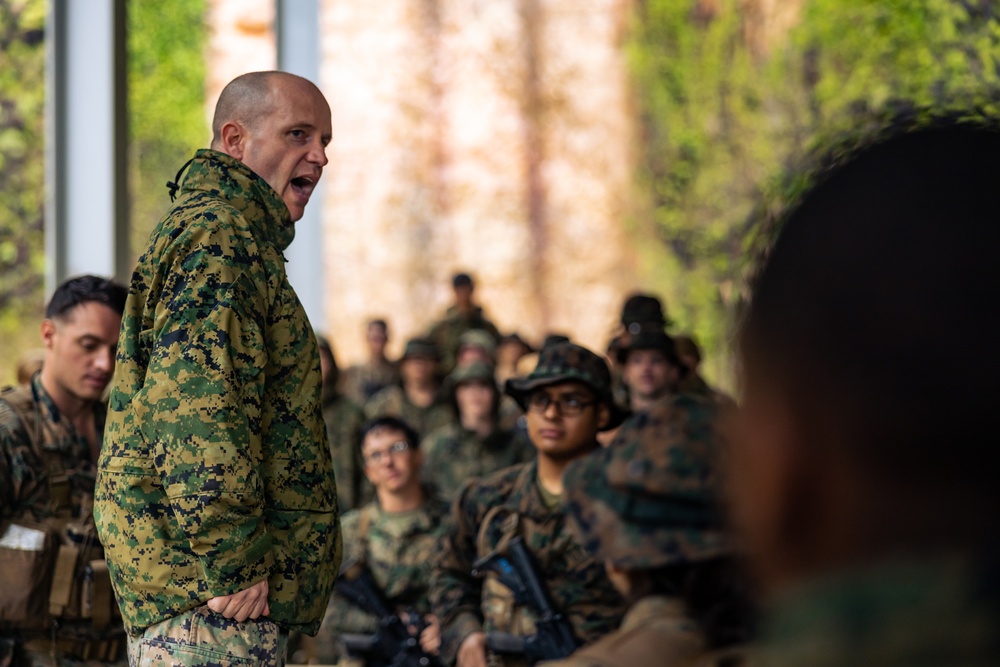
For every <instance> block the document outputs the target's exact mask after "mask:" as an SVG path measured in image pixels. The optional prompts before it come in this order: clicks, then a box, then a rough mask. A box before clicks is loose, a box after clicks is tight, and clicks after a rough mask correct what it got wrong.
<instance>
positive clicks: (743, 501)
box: [723, 391, 824, 586]
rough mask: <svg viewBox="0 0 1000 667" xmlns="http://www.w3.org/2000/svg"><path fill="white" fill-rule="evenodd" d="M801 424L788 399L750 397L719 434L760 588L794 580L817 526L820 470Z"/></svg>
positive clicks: (765, 394) (734, 507) (733, 504)
mask: <svg viewBox="0 0 1000 667" xmlns="http://www.w3.org/2000/svg"><path fill="white" fill-rule="evenodd" d="M800 417H801V416H800V415H798V414H797V413H796V411H795V406H794V405H793V403H792V401H790V400H789V398H788V396H787V395H785V394H782V393H779V392H771V391H756V392H749V391H748V392H747V394H746V396H745V400H744V404H743V405H742V406H741V407H740V408H739V409H738V412H737V413H736V414H735V415H733V416H732V419H730V420H728V423H727V428H726V429H725V430H726V431H727V436H728V437H727V438H726V440H727V442H728V449H729V455H728V456H727V457H726V458H725V460H724V463H725V468H724V470H723V473H724V475H723V476H724V478H725V480H726V487H727V492H728V500H729V506H730V508H731V511H732V513H733V518H734V521H735V526H736V528H737V529H738V532H739V533H740V536H741V538H742V539H743V541H744V543H745V544H746V545H747V547H748V550H749V552H750V556H751V558H752V560H753V564H754V565H755V566H756V568H757V570H758V574H759V575H760V576H761V578H762V583H764V584H765V586H772V585H777V584H779V583H780V582H781V581H782V580H784V579H786V578H787V577H789V576H794V571H795V570H796V569H797V568H798V567H799V566H800V554H801V553H802V551H803V549H804V548H807V546H808V545H807V543H808V542H809V541H810V540H811V539H812V535H813V534H814V531H813V526H812V525H811V524H812V523H815V522H816V521H817V520H818V519H819V517H817V516H816V507H817V506H816V494H817V493H821V489H822V487H823V485H824V480H823V475H822V465H821V462H820V461H818V460H817V454H816V452H815V451H814V448H813V447H811V446H810V444H811V443H810V440H809V438H808V431H809V429H808V428H806V425H805V424H804V423H803V421H802V420H801V418H800Z"/></svg>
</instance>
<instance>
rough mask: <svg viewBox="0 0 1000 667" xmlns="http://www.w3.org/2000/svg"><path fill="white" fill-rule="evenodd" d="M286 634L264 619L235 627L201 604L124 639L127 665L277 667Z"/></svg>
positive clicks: (281, 661)
mask: <svg viewBox="0 0 1000 667" xmlns="http://www.w3.org/2000/svg"><path fill="white" fill-rule="evenodd" d="M287 650H288V633H287V632H284V631H282V630H281V629H280V628H279V627H278V626H277V624H275V623H274V622H273V621H271V620H268V619H267V618H265V617H263V616H262V617H261V618H258V619H257V620H248V621H244V622H242V623H240V622H239V621H235V620H233V619H229V618H226V617H224V616H223V615H222V614H216V613H215V612H213V611H212V610H210V609H209V608H208V607H207V606H205V605H202V606H200V607H196V608H195V609H192V610H190V611H187V612H185V613H183V614H181V615H180V616H175V617H174V618H171V619H167V620H166V621H163V622H162V623H157V624H156V625H153V626H150V627H148V628H146V630H145V632H143V633H142V634H141V635H139V636H137V637H132V636H130V637H129V639H128V661H129V667H251V666H252V665H259V666H260V667H283V665H284V664H285V655H286V653H287Z"/></svg>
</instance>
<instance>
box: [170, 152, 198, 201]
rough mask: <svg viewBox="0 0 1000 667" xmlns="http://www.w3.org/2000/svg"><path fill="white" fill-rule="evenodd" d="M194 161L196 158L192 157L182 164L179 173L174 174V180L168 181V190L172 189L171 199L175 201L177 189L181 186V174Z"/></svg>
mask: <svg viewBox="0 0 1000 667" xmlns="http://www.w3.org/2000/svg"><path fill="white" fill-rule="evenodd" d="M192 162H194V158H191V159H190V160H188V161H187V162H185V163H184V164H183V165H182V166H181V168H180V169H178V170H177V175H176V176H174V180H172V181H167V190H169V191H170V201H173V200H174V199H176V198H177V191H178V190H179V189H180V187H181V186H180V181H181V174H183V173H184V170H185V169H187V168H188V165H190V164H191V163H192Z"/></svg>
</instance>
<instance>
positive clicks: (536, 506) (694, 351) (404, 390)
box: [293, 273, 752, 665]
mask: <svg viewBox="0 0 1000 667" xmlns="http://www.w3.org/2000/svg"><path fill="white" fill-rule="evenodd" d="M452 288H453V290H454V297H455V298H454V304H453V305H452V306H451V307H449V308H448V310H447V312H445V313H444V315H443V316H442V317H441V318H440V319H439V320H438V321H436V322H435V323H434V324H433V325H432V326H431V327H430V328H429V330H428V331H427V332H426V334H425V335H423V336H420V337H415V338H411V339H409V340H408V341H407V342H406V344H405V349H404V352H403V355H402V357H401V358H400V359H399V360H398V361H397V362H395V363H394V362H392V361H390V360H389V359H388V358H387V357H386V353H385V350H386V345H387V343H388V341H389V326H388V324H387V323H386V322H385V321H384V320H372V321H370V322H368V323H367V325H366V328H365V337H366V341H367V343H368V351H369V357H368V360H367V361H366V362H364V363H362V364H359V365H356V366H352V367H350V368H347V369H345V370H343V371H340V370H339V369H338V366H337V363H336V361H335V357H334V354H333V349H332V347H331V345H330V343H329V341H326V340H321V342H320V350H321V359H322V362H323V379H324V388H325V389H324V406H325V408H324V414H325V417H326V421H327V432H328V435H329V440H330V444H331V451H332V453H333V459H334V468H335V471H336V479H337V490H338V498H339V501H340V505H341V509H342V510H343V511H345V514H344V518H343V532H344V544H345V563H346V564H345V569H344V571H345V576H351V577H355V578H357V577H359V576H360V575H359V574H358V573H359V572H365V574H364V577H365V580H366V582H367V581H368V577H370V582H371V587H372V588H374V589H375V590H377V591H379V593H380V595H381V596H384V601H385V602H386V603H387V606H388V608H389V609H392V610H394V613H396V614H398V615H399V616H400V618H401V619H402V622H403V623H405V624H409V625H408V626H407V627H409V628H410V629H411V630H413V631H416V629H417V628H419V630H420V632H419V638H420V645H421V647H422V650H423V651H424V652H425V654H426V655H427V656H434V657H435V659H440V660H442V661H444V662H450V661H455V660H457V661H458V663H459V664H461V665H478V664H482V665H485V664H487V661H488V660H489V659H492V661H493V662H494V663H496V662H498V661H502V662H504V663H505V664H525V663H534V662H536V661H538V660H542V659H554V658H557V657H565V656H566V655H568V654H569V652H571V651H572V650H575V649H576V648H577V647H578V645H582V644H583V643H586V644H590V643H592V642H594V641H596V640H598V639H600V638H602V637H605V636H606V635H608V633H610V632H612V631H613V630H615V629H616V628H618V627H619V625H620V624H621V622H622V619H623V617H624V616H625V614H626V611H627V610H628V608H629V607H630V606H631V607H633V608H634V610H633V611H632V612H631V613H632V615H633V618H632V620H631V621H630V624H631V625H633V626H637V627H643V624H645V623H648V622H652V623H653V625H652V626H651V627H650V629H649V630H648V633H647V632H646V631H645V630H643V631H642V632H640V634H643V635H646V634H649V635H650V636H653V635H656V634H659V633H660V631H661V630H662V627H661V626H660V625H659V623H660V622H661V621H662V620H663V619H662V618H661V613H660V612H661V611H662V609H661V607H662V603H664V600H665V599H666V598H664V595H665V594H666V593H667V592H668V591H669V590H673V588H672V587H673V586H674V585H675V584H676V585H679V581H673V580H674V579H675V578H676V577H681V576H685V577H686V576H690V572H689V571H690V570H691V568H689V567H688V566H689V565H690V564H691V563H699V562H701V561H706V562H710V563H712V568H713V569H712V577H715V578H717V579H719V580H720V581H721V580H725V581H731V582H733V583H734V584H735V582H736V581H737V579H738V574H737V573H736V571H735V568H734V567H733V566H732V565H731V563H730V561H729V559H728V555H729V554H728V541H727V540H725V539H723V537H722V533H721V523H720V520H719V517H718V516H717V514H716V510H715V504H716V503H715V497H716V495H717V492H716V489H715V486H716V484H717V474H716V473H715V470H714V458H715V457H716V455H717V450H718V449H719V447H718V428H717V427H718V423H719V416H720V414H721V413H722V412H723V411H725V410H726V409H727V408H729V407H731V406H733V405H734V403H733V401H732V400H731V399H730V398H729V397H728V396H726V395H725V394H723V393H722V392H720V391H718V390H716V389H714V388H712V387H710V386H709V385H708V384H707V383H706V382H705V380H704V379H703V378H702V377H701V375H700V374H699V371H698V365H699V362H700V351H699V349H698V347H697V345H696V344H695V342H694V341H693V339H692V338H690V337H686V336H672V335H670V334H669V333H668V329H669V328H670V327H671V322H670V320H669V318H668V317H667V315H666V313H665V312H664V307H663V304H662V302H661V301H660V299H658V298H657V297H656V296H655V295H652V294H634V295H631V296H629V297H628V298H627V299H626V300H625V302H624V304H623V307H622V311H621V316H620V326H619V327H618V329H617V331H615V332H614V335H613V337H612V339H611V340H610V342H609V344H608V346H607V354H606V356H605V355H598V354H595V353H594V352H592V351H590V350H587V349H585V348H583V347H581V346H579V345H576V344H574V343H573V342H572V341H570V339H569V338H568V337H567V336H565V335H560V334H551V335H549V336H547V337H546V338H545V340H544V341H543V342H542V344H541V345H540V346H539V348H538V349H535V347H534V346H532V345H531V344H529V343H528V342H526V341H525V340H524V339H523V338H522V337H521V336H520V335H519V334H518V333H510V334H507V335H502V334H501V332H500V331H499V330H498V329H497V327H496V326H494V325H493V323H492V322H490V320H489V319H487V318H486V316H485V314H484V311H483V309H482V308H481V307H480V306H479V305H477V304H476V302H475V300H474V298H473V295H474V288H475V284H474V281H473V279H472V277H471V276H470V275H468V274H466V273H459V274H456V275H455V276H454V277H453V279H452ZM640 415H641V417H640ZM677 428H682V430H683V434H682V435H680V436H678V435H675V433H676V429H677ZM670 438H674V440H676V442H671V441H670ZM602 446H610V448H609V449H608V451H609V452H616V453H617V455H618V456H625V455H627V457H628V459H629V460H630V461H631V462H632V463H631V465H633V466H634V465H643V466H644V468H643V470H644V475H643V481H642V483H643V484H649V485H651V487H650V489H651V490H649V489H645V488H639V489H638V491H637V493H638V494H647V493H649V494H650V499H649V500H648V502H649V503H650V505H649V507H648V508H647V511H650V512H657V511H664V508H666V510H665V511H669V510H670V507H671V502H672V501H671V500H670V496H671V494H672V493H674V490H671V489H670V488H668V487H669V484H668V483H667V480H668V479H669V478H670V477H671V476H674V475H676V474H677V468H676V460H675V459H674V458H672V457H676V456H684V457H686V462H685V466H686V468H685V472H684V474H685V475H688V476H689V477H690V479H687V480H685V482H684V483H685V485H687V486H696V487H697V489H696V490H695V491H693V492H690V493H689V494H688V497H687V498H686V499H685V500H684V503H686V509H685V510H684V511H685V512H688V513H692V517H694V518H692V520H691V521H692V523H691V524H690V526H686V525H680V524H679V525H674V526H672V527H670V529H669V530H651V529H650V528H649V527H648V526H644V525H642V524H641V523H635V524H634V525H633V524H630V523H629V519H628V517H624V516H618V515H616V514H615V512H616V511H617V510H608V508H606V507H605V508H602V509H598V508H596V507H595V506H592V505H591V504H589V501H588V498H590V497H591V496H593V497H594V499H595V500H596V499H598V498H602V497H604V496H609V497H615V498H616V499H618V500H627V499H628V498H629V497H631V496H632V495H633V494H632V493H631V492H630V491H629V490H628V488H626V487H620V486H619V484H620V483H621V482H619V481H615V480H612V479H609V478H606V477H603V476H602V475H603V474H605V473H607V471H608V470H610V468H608V467H607V464H608V463H610V462H609V461H605V460H602V462H601V463H600V464H597V465H598V468H596V469H593V468H591V469H590V471H589V472H586V473H583V472H581V473H579V474H580V475H582V476H581V477H579V478H578V479H579V484H571V485H570V486H569V487H568V488H565V489H564V485H563V481H562V480H563V475H564V473H566V470H567V469H572V466H571V465H570V464H571V463H573V462H574V461H576V460H577V459H581V458H584V457H586V456H587V455H590V454H592V453H594V452H596V451H597V450H598V449H599V448H601V447H602ZM675 449H676V450H677V451H676V452H675V451H674V450H675ZM593 458H595V457H592V456H591V457H588V459H593ZM593 465H594V464H591V466H593ZM567 474H568V473H567ZM567 479H577V478H575V477H567ZM584 481H586V483H587V484H592V485H596V486H592V487H588V488H585V485H584ZM661 496H662V497H661ZM609 511H610V515H609ZM574 513H576V515H574ZM594 516H599V517H600V518H601V521H602V522H601V523H600V525H597V524H594V523H592V522H593V521H594V520H595V519H594V518H593V517H594ZM612 525H614V526H619V527H620V530H621V531H625V533H627V534H628V535H630V537H628V538H622V537H621V536H619V535H616V534H611V533H609V534H602V533H603V531H609V530H614V529H611V528H609V526H612ZM574 531H575V532H574ZM629 531H631V532H629ZM692 536H693V537H692ZM515 538H519V541H520V543H521V544H523V545H526V547H527V548H526V552H527V553H528V554H530V556H529V559H530V563H531V567H532V569H533V574H532V575H529V576H533V577H535V578H537V581H538V582H544V585H543V590H544V596H545V599H546V604H547V605H550V611H551V613H552V614H555V615H557V616H558V617H559V618H560V619H562V620H561V622H562V623H563V624H564V625H563V631H564V633H565V637H566V638H567V645H564V646H562V647H559V646H556V645H551V646H546V644H545V642H546V641H551V640H553V639H554V638H555V637H556V636H557V634H558V633H554V631H553V630H552V628H551V627H550V626H548V625H545V624H544V623H543V624H542V625H539V621H540V615H541V614H542V613H543V612H542V610H541V609H540V608H538V607H536V606H533V605H534V603H533V602H532V601H530V600H525V599H518V597H517V595H515V594H514V593H513V592H512V588H514V589H516V588H517V587H518V586H519V584H517V583H514V582H505V581H503V578H502V577H501V576H500V575H499V574H497V573H494V572H486V571H479V570H481V569H482V568H481V566H480V567H478V568H477V565H476V564H477V562H478V561H480V560H481V559H484V558H488V557H490V556H491V555H496V556H497V557H498V558H499V557H504V558H506V557H507V556H506V553H507V551H506V550H507V549H509V544H510V542H511V540H513V539H515ZM623 539H627V540H630V541H632V542H633V544H631V545H629V546H628V547H627V548H626V545H625V544H624V543H622V541H623ZM679 540H681V541H683V542H684V544H683V546H682V545H681V544H680V543H679V542H678V541H679ZM599 543H600V544H602V545H603V546H602V547H600V548H599V549H598V548H597V545H598V544H599ZM587 545H592V546H594V548H595V551H593V552H592V551H589V550H588V549H587V548H585V547H586V546H587ZM616 548H622V549H626V550H627V553H623V554H617V553H616V552H615V549H616ZM610 562H617V563H619V566H620V572H621V574H620V576H619V579H618V581H619V584H618V585H617V586H616V584H615V583H614V582H615V581H616V579H615V578H614V577H609V575H608V574H607V571H606V563H610ZM474 570H477V574H476V575H474V574H473V571H474ZM671 582H673V583H671ZM341 586H342V588H343V587H345V586H346V587H348V588H350V586H351V584H343V583H342V584H341ZM733 590H734V591H735V590H738V589H737V587H735V586H734V587H733ZM629 591H631V593H629ZM623 593H626V595H624V596H623ZM349 598H350V596H345V595H340V594H336V593H335V594H334V596H333V598H332V599H331V604H330V607H329V611H328V614H327V617H326V619H325V621H324V624H323V627H322V628H321V630H320V634H319V636H318V637H317V638H316V639H311V638H303V639H302V642H301V644H300V646H299V649H298V651H297V652H296V653H295V655H294V658H293V659H294V660H295V661H297V662H319V663H330V662H334V661H337V660H342V661H344V660H350V659H351V658H350V656H349V655H348V653H350V654H353V655H355V657H357V656H361V657H362V661H364V657H365V656H367V659H368V662H375V663H377V662H378V657H377V654H376V653H372V651H371V650H370V649H369V650H368V651H367V653H366V652H365V651H364V650H362V649H360V648H358V646H357V645H356V642H355V640H354V639H350V638H354V637H357V636H376V635H378V634H379V632H380V630H379V628H380V619H379V618H377V617H376V616H375V615H373V613H372V612H371V609H370V608H368V609H366V608H364V605H363V604H362V605H360V607H361V608H359V605H358V603H357V601H355V600H352V599H349ZM640 598H641V599H643V602H642V603H641V604H637V603H638V601H639V599H640ZM535 602H537V601H535ZM668 606H670V605H668ZM709 607H710V609H705V610H699V611H705V612H706V613H710V614H714V615H715V616H716V617H720V618H722V619H724V620H723V621H722V622H721V623H720V625H725V626H726V627H725V628H724V629H723V628H716V627H714V626H713V627H712V630H713V631H716V630H718V632H719V636H720V637H722V639H720V640H719V641H718V642H717V643H718V647H717V648H719V649H721V648H722V647H723V646H730V645H735V644H738V643H741V642H745V641H746V640H747V639H748V638H749V633H750V629H751V627H752V614H751V613H750V606H749V604H748V602H747V601H746V600H745V599H743V598H741V597H740V596H739V595H737V594H735V593H734V594H733V595H732V596H730V597H727V598H726V599H725V600H711V601H710V604H709ZM722 608H726V609H729V611H728V612H726V613H722V612H720V609H722ZM682 619H683V613H680V612H677V611H676V610H675V609H673V607H671V615H670V622H671V623H673V622H679V621H681V620H682ZM548 622H549V621H548V620H546V621H545V623H548ZM382 634H385V632H384V631H383V632H382ZM508 635H509V636H512V637H517V638H521V643H517V642H514V644H513V645H505V644H504V643H503V641H502V640H501V639H498V638H502V637H507V636H508ZM535 636H537V637H538V640H537V641H535V642H534V643H529V644H527V645H525V644H524V641H523V640H524V638H527V637H535ZM343 637H348V638H349V639H348V640H347V641H346V642H344V641H342V638H343ZM713 639H714V638H713ZM692 642H693V643H692V644H691V645H689V646H688V648H689V649H691V648H692V647H693V646H700V644H698V642H697V641H694V640H692ZM345 643H346V647H347V651H346V652H345ZM668 643H669V642H668ZM647 649H651V650H652V651H653V652H652V653H649V654H648V658H649V659H650V660H652V659H654V656H656V655H657V653H656V651H658V650H659V649H658V648H657V645H650V646H647ZM591 650H599V649H596V648H592V649H591ZM614 650H615V651H619V650H620V647H618V648H615V649H614Z"/></svg>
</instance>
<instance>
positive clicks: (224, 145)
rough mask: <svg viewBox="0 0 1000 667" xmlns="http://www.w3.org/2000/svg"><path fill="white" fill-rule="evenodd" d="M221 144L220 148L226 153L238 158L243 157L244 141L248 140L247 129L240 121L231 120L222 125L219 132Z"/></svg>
mask: <svg viewBox="0 0 1000 667" xmlns="http://www.w3.org/2000/svg"><path fill="white" fill-rule="evenodd" d="M219 136H220V140H221V145H220V146H219V150H220V151H221V152H223V153H225V154H226V155H231V156H233V157H234V158H236V159H237V160H242V159H243V152H244V143H245V141H246V136H247V133H246V129H245V128H244V127H243V125H242V124H241V123H240V122H239V121H235V120H231V121H229V122H228V123H226V124H225V125H223V126H222V131H221V132H220V133H219Z"/></svg>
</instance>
